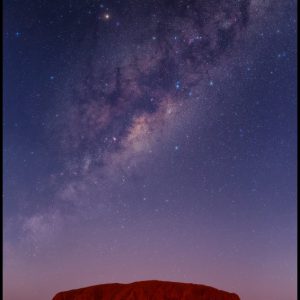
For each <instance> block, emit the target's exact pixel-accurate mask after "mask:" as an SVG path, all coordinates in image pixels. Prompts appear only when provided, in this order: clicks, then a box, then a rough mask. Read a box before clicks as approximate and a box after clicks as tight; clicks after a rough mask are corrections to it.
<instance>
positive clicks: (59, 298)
mask: <svg viewBox="0 0 300 300" xmlns="http://www.w3.org/2000/svg"><path fill="white" fill-rule="evenodd" d="M52 300H240V298H239V296H238V295H236V294H234V293H229V292H225V291H221V290H218V289H215V288H213V287H209V286H205V285H199V284H191V283H179V282H166V281H155V280H152V281H140V282H134V283H129V284H120V283H110V284H100V285H95V286H90V287H85V288H80V289H76V290H70V291H65V292H60V293H58V294H56V295H55V296H54V298H53V299H52Z"/></svg>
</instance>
